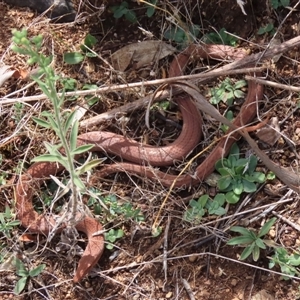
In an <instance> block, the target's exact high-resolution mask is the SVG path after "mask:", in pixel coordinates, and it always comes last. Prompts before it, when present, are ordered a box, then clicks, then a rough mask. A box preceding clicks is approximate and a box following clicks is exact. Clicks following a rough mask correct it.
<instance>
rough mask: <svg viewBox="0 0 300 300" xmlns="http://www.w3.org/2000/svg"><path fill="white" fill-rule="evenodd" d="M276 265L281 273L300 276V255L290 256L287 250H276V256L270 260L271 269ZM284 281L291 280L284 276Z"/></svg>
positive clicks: (293, 254)
mask: <svg viewBox="0 0 300 300" xmlns="http://www.w3.org/2000/svg"><path fill="white" fill-rule="evenodd" d="M275 265H278V266H279V267H280V269H281V272H282V273H284V274H286V275H291V276H300V270H299V269H298V268H297V267H299V266H300V254H299V253H292V254H289V253H288V251H287V249H285V248H282V247H280V248H276V249H275V254H274V255H273V256H272V257H271V258H270V262H269V268H270V269H272V268H273V267H274V266H275ZM282 278H283V279H284V280H289V279H290V278H289V277H287V276H282Z"/></svg>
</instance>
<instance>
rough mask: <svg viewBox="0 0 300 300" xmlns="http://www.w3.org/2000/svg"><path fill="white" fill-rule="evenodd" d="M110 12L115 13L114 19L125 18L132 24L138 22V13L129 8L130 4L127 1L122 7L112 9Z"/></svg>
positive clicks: (116, 6) (117, 6)
mask: <svg viewBox="0 0 300 300" xmlns="http://www.w3.org/2000/svg"><path fill="white" fill-rule="evenodd" d="M110 10H111V11H112V12H113V13H114V18H116V19H120V18H122V17H125V19H126V20H127V21H129V22H131V23H136V22H137V16H136V13H135V12H134V11H133V10H132V9H130V8H129V4H128V2H126V1H123V2H122V3H121V4H120V5H115V6H112V7H110Z"/></svg>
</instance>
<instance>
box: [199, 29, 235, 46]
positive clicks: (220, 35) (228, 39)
mask: <svg viewBox="0 0 300 300" xmlns="http://www.w3.org/2000/svg"><path fill="white" fill-rule="evenodd" d="M225 31H226V29H225V28H222V29H221V30H220V31H219V32H211V33H208V34H205V35H204V36H203V38H202V40H203V42H204V43H206V44H221V45H229V46H232V47H235V46H236V45H237V42H238V39H237V38H236V37H234V36H232V35H230V34H228V33H226V32H225Z"/></svg>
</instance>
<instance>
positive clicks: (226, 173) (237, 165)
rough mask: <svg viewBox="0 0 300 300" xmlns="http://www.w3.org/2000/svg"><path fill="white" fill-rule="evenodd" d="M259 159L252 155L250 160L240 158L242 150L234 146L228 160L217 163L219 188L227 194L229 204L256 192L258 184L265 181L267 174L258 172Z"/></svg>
mask: <svg viewBox="0 0 300 300" xmlns="http://www.w3.org/2000/svg"><path fill="white" fill-rule="evenodd" d="M256 165H257V158H256V156H254V155H250V156H249V157H248V158H240V149H239V147H238V146H237V144H236V143H235V144H233V145H232V147H231V150H230V154H229V156H228V158H223V159H220V160H219V161H217V162H216V165H215V168H216V170H217V171H218V172H219V173H220V174H221V177H220V179H219V180H218V183H217V187H218V188H219V190H220V191H222V192H226V194H225V198H226V201H227V202H228V203H231V204H234V203H237V202H238V201H239V199H240V196H241V194H242V193H243V192H246V193H253V192H255V191H256V188H257V187H256V183H263V182H264V181H265V174H263V173H261V172H256V171H255V169H256Z"/></svg>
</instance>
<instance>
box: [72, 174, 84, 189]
mask: <svg viewBox="0 0 300 300" xmlns="http://www.w3.org/2000/svg"><path fill="white" fill-rule="evenodd" d="M74 183H75V185H76V186H77V187H78V188H79V189H80V190H84V189H85V185H84V183H83V182H82V181H81V179H80V178H79V177H78V176H77V175H76V176H75V177H74Z"/></svg>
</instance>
